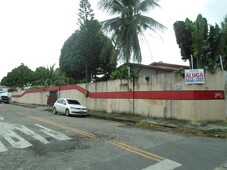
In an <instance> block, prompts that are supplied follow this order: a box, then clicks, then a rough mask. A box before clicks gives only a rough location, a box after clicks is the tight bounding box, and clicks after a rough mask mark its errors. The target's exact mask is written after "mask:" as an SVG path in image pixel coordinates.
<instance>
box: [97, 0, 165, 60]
mask: <svg viewBox="0 0 227 170" xmlns="http://www.w3.org/2000/svg"><path fill="white" fill-rule="evenodd" d="M157 2H158V0H105V1H104V0H100V1H99V7H100V9H103V10H104V11H106V12H108V13H109V14H111V15H118V16H117V17H114V18H112V19H109V20H106V21H103V22H102V25H103V29H104V30H106V31H108V33H111V34H112V36H111V39H112V40H113V41H114V44H115V47H116V49H117V50H118V51H119V54H120V59H122V60H123V61H125V62H126V63H129V62H130V60H131V57H132V60H133V61H136V62H139V63H140V62H141V61H142V56H141V49H140V43H139V35H143V31H144V30H146V29H150V30H152V31H155V29H163V28H165V27H164V26H163V25H162V24H160V23H159V22H157V21H155V20H154V19H153V18H150V17H148V16H145V15H142V14H141V13H145V12H148V11H149V10H150V9H153V8H154V7H159V4H158V3H157Z"/></svg>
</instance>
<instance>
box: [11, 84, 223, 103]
mask: <svg viewBox="0 0 227 170" xmlns="http://www.w3.org/2000/svg"><path fill="white" fill-rule="evenodd" d="M73 89H75V90H77V91H79V92H81V93H83V94H85V92H86V89H84V88H83V87H80V86H78V85H68V86H59V87H51V88H43V89H35V90H27V91H25V92H24V93H23V94H21V95H13V97H16V98H19V97H22V96H24V95H25V94H26V93H40V92H48V91H58V90H73ZM88 97H90V98H94V99H157V100H224V99H225V92H224V90H206V91H205V90H201V91H196V90H195V91H193V90H191V91H190V90H188V91H184V90H181V91H134V92H132V91H130V92H88Z"/></svg>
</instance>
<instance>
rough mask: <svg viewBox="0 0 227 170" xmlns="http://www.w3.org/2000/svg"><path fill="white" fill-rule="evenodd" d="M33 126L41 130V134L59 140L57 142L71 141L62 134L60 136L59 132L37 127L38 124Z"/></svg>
mask: <svg viewBox="0 0 227 170" xmlns="http://www.w3.org/2000/svg"><path fill="white" fill-rule="evenodd" d="M35 125H36V126H38V127H40V128H41V129H40V131H41V132H43V133H45V134H46V135H49V136H51V137H53V138H55V139H57V140H59V141H65V140H71V139H72V138H70V137H68V136H66V135H64V134H61V133H59V132H56V131H54V130H51V129H49V128H46V127H44V126H42V125H39V124H35Z"/></svg>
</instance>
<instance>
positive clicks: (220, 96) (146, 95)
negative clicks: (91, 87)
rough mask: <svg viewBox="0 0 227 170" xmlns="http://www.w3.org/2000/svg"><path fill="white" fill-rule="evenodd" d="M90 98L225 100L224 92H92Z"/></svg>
mask: <svg viewBox="0 0 227 170" xmlns="http://www.w3.org/2000/svg"><path fill="white" fill-rule="evenodd" d="M88 97H91V98H99V99H100V98H106V99H133V98H134V99H157V100H224V99H225V95H224V91H223V90H217V91H135V92H102V93H101V92H97V93H92V92H90V93H89V95H88Z"/></svg>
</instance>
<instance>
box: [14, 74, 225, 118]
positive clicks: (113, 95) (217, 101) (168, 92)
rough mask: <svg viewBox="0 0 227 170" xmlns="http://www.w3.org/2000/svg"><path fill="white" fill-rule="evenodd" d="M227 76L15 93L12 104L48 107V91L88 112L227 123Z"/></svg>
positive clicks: (156, 77) (177, 77)
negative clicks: (191, 82)
mask: <svg viewBox="0 0 227 170" xmlns="http://www.w3.org/2000/svg"><path fill="white" fill-rule="evenodd" d="M226 77H227V76H226V73H225V72H223V71H220V72H218V73H215V74H209V73H205V83H204V84H200V85H188V84H185V83H184V78H183V77H182V76H181V75H179V74H174V73H173V74H170V73H166V74H153V75H149V80H148V79H145V76H143V77H139V78H138V79H136V80H134V81H133V80H112V81H107V82H97V83H89V84H87V85H85V84H80V85H70V86H60V87H52V88H46V89H38V90H28V91H23V92H17V93H14V94H13V101H16V102H22V103H33V104H46V94H47V92H48V91H57V93H58V97H68V98H76V99H78V100H79V101H80V102H81V103H82V104H83V105H85V106H87V108H88V109H89V110H94V111H104V112H107V113H122V114H134V115H143V116H149V117H160V118H169V119H183V120H191V121H200V120H225V119H226V101H225V94H226V93H225V89H226V88H225V87H227V85H226V82H227V79H226Z"/></svg>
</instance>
